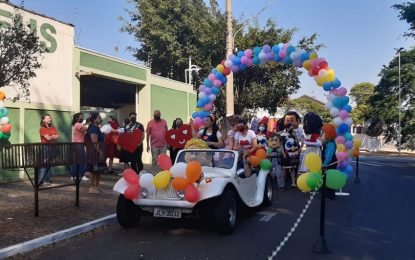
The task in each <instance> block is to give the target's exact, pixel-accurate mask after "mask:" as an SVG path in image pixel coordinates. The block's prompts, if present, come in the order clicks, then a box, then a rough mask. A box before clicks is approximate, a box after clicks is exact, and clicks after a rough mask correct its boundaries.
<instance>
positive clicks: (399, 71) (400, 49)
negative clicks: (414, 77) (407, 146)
mask: <svg viewBox="0 0 415 260" xmlns="http://www.w3.org/2000/svg"><path fill="white" fill-rule="evenodd" d="M403 49H404V48H403V47H401V48H399V49H397V50H396V52H397V53H398V118H399V119H398V152H399V156H401V139H402V136H401V130H402V129H401V51H402V50H403Z"/></svg>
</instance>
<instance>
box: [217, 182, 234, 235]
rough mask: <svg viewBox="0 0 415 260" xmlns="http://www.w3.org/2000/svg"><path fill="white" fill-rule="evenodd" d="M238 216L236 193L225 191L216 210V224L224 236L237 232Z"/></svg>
mask: <svg viewBox="0 0 415 260" xmlns="http://www.w3.org/2000/svg"><path fill="white" fill-rule="evenodd" d="M237 216H238V204H237V200H236V196H235V193H234V192H233V191H231V190H225V191H224V193H223V194H222V196H221V197H220V199H219V202H218V204H217V205H216V208H215V224H216V226H217V228H218V230H219V231H220V232H221V233H224V234H231V233H232V232H233V231H234V230H235V226H236V219H237Z"/></svg>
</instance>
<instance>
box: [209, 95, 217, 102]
mask: <svg viewBox="0 0 415 260" xmlns="http://www.w3.org/2000/svg"><path fill="white" fill-rule="evenodd" d="M209 99H210V101H211V102H213V101H215V100H216V96H215V94H210V95H209Z"/></svg>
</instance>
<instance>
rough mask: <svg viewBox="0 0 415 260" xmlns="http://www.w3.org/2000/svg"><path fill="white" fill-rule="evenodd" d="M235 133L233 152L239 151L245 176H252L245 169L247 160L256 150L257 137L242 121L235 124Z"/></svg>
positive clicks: (239, 120)
mask: <svg viewBox="0 0 415 260" xmlns="http://www.w3.org/2000/svg"><path fill="white" fill-rule="evenodd" d="M236 129H237V132H236V133H235V137H234V139H235V140H234V147H233V150H236V151H239V152H240V154H241V155H242V158H243V162H244V163H243V168H244V169H245V176H247V177H249V176H251V175H252V172H251V171H247V170H246V169H247V168H249V167H247V164H248V161H247V160H248V158H249V156H250V155H252V154H254V153H255V152H256V150H257V149H258V142H257V136H256V134H255V132H254V131H252V130H249V129H248V126H247V123H246V121H245V120H244V119H238V121H237V123H236Z"/></svg>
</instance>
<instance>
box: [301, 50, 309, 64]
mask: <svg viewBox="0 0 415 260" xmlns="http://www.w3.org/2000/svg"><path fill="white" fill-rule="evenodd" d="M309 57H310V55H309V54H308V53H307V52H306V53H302V54H301V56H300V60H301V61H302V62H304V61H306V60H308V58H309Z"/></svg>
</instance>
